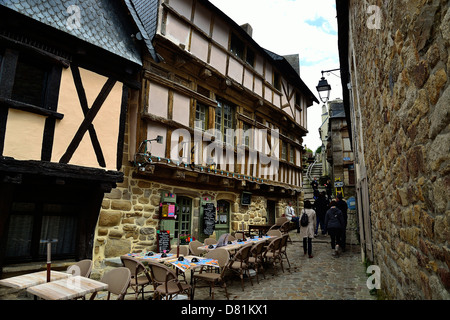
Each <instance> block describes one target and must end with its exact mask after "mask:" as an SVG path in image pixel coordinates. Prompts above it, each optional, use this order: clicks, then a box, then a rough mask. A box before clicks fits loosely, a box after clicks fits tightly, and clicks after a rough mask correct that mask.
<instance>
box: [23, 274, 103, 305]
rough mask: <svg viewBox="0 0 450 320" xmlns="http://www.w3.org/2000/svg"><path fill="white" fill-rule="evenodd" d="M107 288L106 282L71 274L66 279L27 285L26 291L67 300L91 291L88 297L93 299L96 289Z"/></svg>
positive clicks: (54, 298) (39, 295)
mask: <svg viewBox="0 0 450 320" xmlns="http://www.w3.org/2000/svg"><path fill="white" fill-rule="evenodd" d="M107 289H108V285H107V284H106V283H103V282H100V281H96V280H93V279H90V278H86V277H83V276H71V277H70V278H67V279H61V280H58V281H53V282H47V283H43V284H39V285H37V286H33V287H29V288H28V289H27V292H29V293H31V294H34V295H35V296H37V297H40V298H42V299H45V300H69V299H75V298H81V297H84V296H85V295H87V294H89V293H92V295H91V297H90V299H91V300H93V299H94V298H95V296H96V294H97V292H98V291H102V290H107Z"/></svg>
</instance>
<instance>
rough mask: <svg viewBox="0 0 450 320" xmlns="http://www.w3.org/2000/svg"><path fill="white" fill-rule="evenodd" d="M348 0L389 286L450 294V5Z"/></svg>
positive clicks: (423, 0)
mask: <svg viewBox="0 0 450 320" xmlns="http://www.w3.org/2000/svg"><path fill="white" fill-rule="evenodd" d="M372 2H373V3H372ZM350 3H351V6H350V13H349V16H350V20H351V26H350V32H351V33H350V34H352V35H353V37H350V46H353V50H354V53H355V55H354V61H355V63H356V64H355V67H356V68H355V70H353V72H354V73H353V77H357V85H358V87H355V88H354V92H356V90H357V92H358V94H359V103H360V112H361V123H362V128H363V130H364V131H363V142H364V161H365V164H366V167H367V170H368V171H367V172H368V173H367V174H368V177H369V183H370V187H369V193H370V210H371V217H372V234H373V245H374V254H375V261H374V264H377V265H379V266H380V269H381V282H382V289H383V290H384V291H385V293H386V295H387V296H388V297H390V298H395V299H449V298H450V294H449V290H450V247H449V246H450V229H449V225H450V176H449V172H450V125H449V124H450V85H449V83H450V82H449V76H450V54H449V51H450V49H449V47H450V10H449V9H448V8H449V2H448V1H447V0H408V1H405V0H390V1H351V2H350ZM372 4H373V5H378V6H377V8H378V9H379V12H380V14H381V24H380V28H379V29H377V28H373V27H372V28H369V27H368V25H369V24H368V23H367V22H368V19H370V17H371V14H368V13H367V12H368V10H367V6H368V5H372ZM373 14H377V12H376V11H372V15H373ZM352 58H353V57H350V59H352ZM352 85H353V86H356V82H354V83H352ZM357 121H358V122H359V119H358V120H357ZM358 139H359V138H358Z"/></svg>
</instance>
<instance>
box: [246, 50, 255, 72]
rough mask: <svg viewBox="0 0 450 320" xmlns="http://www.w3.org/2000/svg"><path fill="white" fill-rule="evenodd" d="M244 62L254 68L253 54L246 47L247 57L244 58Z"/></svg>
mask: <svg viewBox="0 0 450 320" xmlns="http://www.w3.org/2000/svg"><path fill="white" fill-rule="evenodd" d="M245 62H247V63H248V64H249V65H251V66H252V67H254V66H255V52H253V50H251V49H249V48H248V47H247V55H246V57H245Z"/></svg>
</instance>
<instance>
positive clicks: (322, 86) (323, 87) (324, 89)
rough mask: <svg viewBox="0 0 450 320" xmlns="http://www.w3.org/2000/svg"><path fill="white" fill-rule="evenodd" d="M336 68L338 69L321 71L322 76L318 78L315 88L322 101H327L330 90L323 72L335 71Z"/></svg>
mask: <svg viewBox="0 0 450 320" xmlns="http://www.w3.org/2000/svg"><path fill="white" fill-rule="evenodd" d="M336 70H340V69H339V68H338V69H332V70H325V71H322V78H321V79H320V80H319V84H318V85H317V87H316V89H317V92H319V98H320V101H322V102H323V103H327V102H328V99H330V91H331V86H330V85H329V84H328V81H327V80H326V79H325V77H324V76H323V74H324V73H325V72H331V71H336Z"/></svg>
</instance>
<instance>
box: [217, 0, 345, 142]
mask: <svg viewBox="0 0 450 320" xmlns="http://www.w3.org/2000/svg"><path fill="white" fill-rule="evenodd" d="M210 2H211V3H212V4H214V5H215V6H216V7H218V8H219V9H220V10H221V11H223V12H224V13H225V14H226V15H228V16H229V17H230V18H231V19H233V20H234V21H235V22H236V23H237V24H239V25H243V24H245V23H249V24H250V25H251V26H252V28H253V39H254V40H255V41H256V42H257V43H258V44H259V45H260V46H261V47H263V48H265V49H268V50H270V51H273V52H275V53H277V54H279V55H288V54H297V53H298V54H299V55H300V77H301V78H302V80H303V82H305V84H306V85H307V86H308V88H309V89H310V90H311V91H312V92H313V94H315V95H316V97H317V98H319V96H318V93H317V91H316V86H317V83H318V82H319V80H320V77H321V71H322V70H330V69H336V68H339V56H338V48H337V35H336V33H337V19H336V7H335V0H316V1H305V0H210ZM333 73H334V74H336V75H339V71H336V72H333ZM325 77H326V79H327V80H328V82H329V83H330V84H331V86H332V90H331V94H330V99H335V98H342V89H341V83H340V78H338V77H336V76H335V75H332V74H330V75H325ZM321 113H322V103H320V104H314V105H313V106H311V107H309V108H308V128H307V129H308V131H309V133H308V134H307V136H306V137H304V141H303V144H306V145H307V146H308V148H310V149H312V150H314V151H315V150H316V149H317V147H319V146H320V145H321V140H320V137H319V132H318V128H319V126H320V125H321V124H322V120H321Z"/></svg>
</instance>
